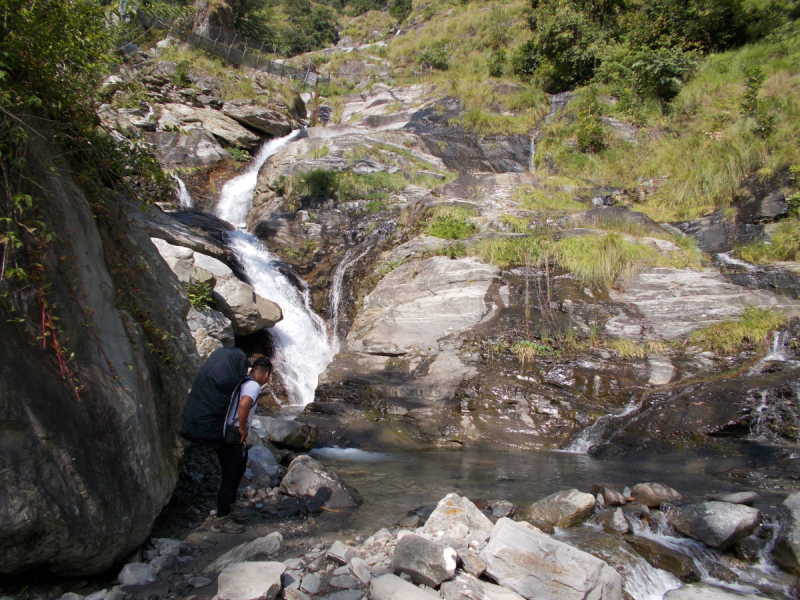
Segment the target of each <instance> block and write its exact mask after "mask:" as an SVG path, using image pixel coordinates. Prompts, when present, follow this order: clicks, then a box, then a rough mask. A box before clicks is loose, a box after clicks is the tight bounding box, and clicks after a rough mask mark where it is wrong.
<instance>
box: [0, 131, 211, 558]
mask: <svg viewBox="0 0 800 600" xmlns="http://www.w3.org/2000/svg"><path fill="white" fill-rule="evenodd" d="M31 138H32V139H31V142H30V143H29V144H28V147H29V151H30V154H29V156H28V157H27V158H28V160H27V164H28V165H31V167H30V168H32V169H34V168H35V169H40V170H38V171H36V172H34V173H32V176H34V178H35V180H36V181H37V183H38V184H39V185H41V186H43V187H44V188H45V189H48V190H49V191H50V193H49V197H48V202H47V203H45V204H44V205H43V219H44V220H45V222H46V223H47V225H48V227H49V228H51V229H52V230H53V231H55V232H57V235H58V238H59V239H60V240H62V241H63V242H65V241H67V240H68V241H69V248H68V249H67V248H62V250H61V251H63V252H65V253H66V252H69V254H70V255H71V256H73V261H74V262H73V264H74V270H73V268H63V267H62V265H59V264H58V263H57V261H56V258H55V256H53V257H52V258H51V259H50V260H49V261H47V262H46V263H45V269H46V271H47V279H48V281H50V282H51V284H52V287H51V296H50V301H51V302H53V303H54V304H55V305H56V306H57V309H56V310H55V311H54V314H55V315H56V316H58V317H59V318H60V321H59V324H60V327H62V328H63V334H62V338H61V339H62V341H65V340H69V349H70V351H71V352H74V353H75V357H74V363H73V364H74V365H75V368H76V373H77V376H78V383H79V385H81V386H82V389H81V390H80V392H79V394H80V400H78V398H76V396H75V392H74V391H73V389H71V387H70V386H69V385H68V383H67V382H66V381H64V380H63V379H62V377H61V375H60V373H59V369H58V364H57V363H56V362H55V357H54V356H53V355H52V354H51V353H50V352H49V351H42V349H41V345H40V344H38V345H37V344H34V345H31V344H30V338H29V335H28V333H27V332H25V331H24V330H20V329H17V328H16V327H15V326H14V325H13V324H12V323H10V322H8V321H6V320H5V319H4V320H3V323H2V324H0V328H2V337H3V340H4V344H3V348H2V361H0V365H2V366H0V370H2V373H1V374H0V412H2V413H3V415H5V416H4V417H3V420H2V424H0V440H2V452H0V486H2V489H3V495H4V506H5V509H4V511H3V514H2V516H1V517H0V571H2V572H3V573H14V572H18V571H22V570H24V569H28V568H32V567H34V566H41V567H46V568H48V569H50V570H52V571H55V572H57V573H65V574H87V573H98V572H101V571H103V570H105V569H107V568H108V567H109V566H111V565H112V564H113V563H115V562H116V561H119V560H121V559H122V558H124V557H126V556H127V555H128V554H130V553H131V552H132V551H133V550H134V549H136V548H138V547H139V546H140V545H141V544H142V543H143V542H144V540H145V539H146V538H147V536H148V535H149V533H150V528H151V526H152V524H153V522H154V520H155V518H156V516H157V515H158V514H159V512H160V511H161V509H162V508H163V506H164V505H165V504H166V503H167V502H168V501H169V498H170V496H171V495H172V490H173V489H174V487H175V483H176V481H177V477H178V472H179V462H180V457H181V455H182V452H183V451H182V448H181V445H180V443H179V441H178V437H177V429H178V424H179V416H180V410H181V408H182V406H183V403H184V402H185V399H186V392H187V390H188V388H189V386H190V385H191V377H192V373H193V372H194V370H195V369H196V368H197V367H198V366H199V359H198V356H197V354H196V352H195V351H194V341H193V340H192V337H191V335H190V333H189V329H188V327H187V326H186V324H185V322H184V318H185V316H186V313H187V311H188V309H189V305H188V302H187V300H186V297H185V295H184V293H183V290H182V286H181V285H180V283H179V282H178V279H177V278H176V277H175V276H174V275H173V274H172V272H171V271H170V270H169V268H168V267H167V266H166V264H165V263H164V261H163V260H162V259H161V258H160V257H159V255H158V252H157V251H156V249H155V247H154V246H153V244H152V243H151V242H150V239H149V238H148V237H147V235H146V234H144V233H143V232H141V231H140V230H139V229H138V228H136V227H134V226H132V225H131V224H130V222H129V221H128V220H127V219H125V218H124V216H123V218H121V219H117V218H113V217H107V218H106V219H111V220H110V221H108V220H106V221H105V222H103V223H100V222H99V220H98V221H97V222H96V221H95V219H94V218H93V215H92V212H91V210H90V208H89V202H88V200H87V198H86V197H85V196H84V195H83V193H82V191H81V189H80V188H79V187H77V186H75V185H69V186H65V185H64V182H66V181H72V176H71V173H72V172H74V171H75V169H74V168H72V167H71V166H69V167H68V166H66V165H64V164H63V163H62V162H61V159H59V158H57V157H59V156H62V155H63V153H62V152H60V151H59V150H58V149H57V146H56V145H55V144H53V145H50V144H49V142H45V141H42V139H41V138H40V137H39V136H38V135H35V136H31ZM51 169H52V170H51ZM98 193H102V191H100V192H98ZM107 201H108V202H109V203H111V204H112V205H113V203H115V202H116V201H117V200H116V199H108V200H107ZM135 210H137V211H138V207H136V208H135ZM124 214H125V210H124V207H123V209H122V215H124ZM106 225H108V230H106V229H104V227H105V226H106ZM112 230H113V235H114V239H115V240H119V243H120V244H121V245H122V246H123V247H124V248H125V253H126V254H125V256H126V257H127V259H128V260H131V261H132V263H131V265H127V266H126V268H125V272H126V274H127V275H128V276H130V277H131V278H132V285H134V286H135V287H136V288H138V289H139V290H140V291H141V294H140V295H137V296H136V297H133V298H126V301H130V302H133V303H136V305H137V306H139V307H140V308H141V310H143V311H147V314H148V315H149V316H150V318H151V319H152V325H153V326H154V327H156V328H158V330H159V331H160V332H162V334H166V335H165V336H164V339H163V340H161V343H162V346H161V347H162V349H163V351H164V352H165V353H167V355H168V356H169V357H170V359H171V361H170V362H169V363H166V362H163V361H162V360H161V359H160V358H159V357H158V356H157V355H155V354H153V353H152V352H151V351H150V344H151V343H153V339H152V338H151V337H150V336H149V335H148V333H147V332H146V330H145V329H143V327H142V326H141V325H140V324H139V323H138V322H137V321H135V320H134V318H133V317H132V316H131V314H130V313H129V312H127V311H125V310H123V309H121V308H120V307H119V298H118V296H117V285H116V283H115V279H114V278H113V275H112V272H110V270H109V269H108V268H107V266H106V265H107V261H109V260H114V259H113V258H111V257H107V256H106V254H105V251H104V245H103V238H102V237H101V236H103V235H110V231H112ZM67 232H71V233H67ZM54 254H55V253H54ZM138 259H141V260H142V261H143V262H144V264H145V265H146V268H141V269H132V268H130V267H131V266H132V265H136V264H139V263H138ZM78 285H80V289H81V290H82V291H81V293H80V294H78V293H77V290H76V287H75V286H78ZM84 293H85V296H84ZM78 298H80V300H79V301H78ZM17 310H19V311H20V312H21V313H22V314H26V315H27V314H28V312H29V311H33V313H32V314H35V315H36V318H37V319H39V320H40V319H41V310H40V308H39V307H38V305H37V303H36V302H35V299H33V298H32V299H30V300H28V301H25V302H24V303H23V304H21V305H20V306H18V307H17ZM88 313H91V314H92V318H91V324H88V323H87V322H86V315H87V314H88ZM125 365H129V366H130V367H131V368H130V369H128V368H126V367H125ZM31 382H35V385H34V386H33V387H32V386H31ZM120 490H125V493H124V494H120Z"/></svg>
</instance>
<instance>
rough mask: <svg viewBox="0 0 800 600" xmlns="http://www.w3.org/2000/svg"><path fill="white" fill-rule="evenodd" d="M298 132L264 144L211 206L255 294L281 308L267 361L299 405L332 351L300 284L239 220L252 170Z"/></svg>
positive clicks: (251, 186)
mask: <svg viewBox="0 0 800 600" xmlns="http://www.w3.org/2000/svg"><path fill="white" fill-rule="evenodd" d="M300 133H301V131H294V132H292V133H290V134H289V135H287V136H284V137H282V138H276V139H274V140H270V141H269V142H267V143H266V144H264V145H263V146H262V147H261V148H260V149H259V151H258V152H257V154H256V156H255V158H254V159H253V162H251V163H250V165H248V167H247V168H246V169H245V171H244V172H243V173H242V174H241V175H239V176H238V177H235V178H234V179H231V180H230V181H229V182H228V183H226V184H225V187H223V188H222V192H221V193H220V200H219V203H218V204H217V208H216V210H215V213H216V215H217V216H218V217H220V218H221V219H224V220H226V221H228V222H229V223H231V224H233V225H236V227H237V229H236V231H232V232H230V233H229V234H228V245H229V246H230V248H231V249H232V250H233V252H234V254H235V255H236V258H237V259H238V260H239V263H240V264H241V266H242V268H243V270H244V272H245V274H246V275H247V277H248V279H249V280H250V282H251V283H252V285H253V288H254V289H255V291H256V293H257V294H258V295H259V296H262V297H263V298H266V299H267V300H272V301H273V302H275V303H276V304H278V306H280V307H281V310H282V311H283V320H282V321H280V322H279V323H278V324H276V325H275V326H274V327H273V328H271V330H270V333H271V335H272V340H273V342H274V344H275V355H274V356H273V363H274V365H275V369H276V371H277V372H278V373H279V374H280V377H281V379H282V381H283V384H284V386H285V387H286V391H287V393H288V395H289V402H290V404H293V405H305V404H308V403H309V402H311V401H312V400H313V399H314V391H315V390H316V388H317V383H318V381H319V375H320V373H322V371H324V370H325V367H327V366H328V364H329V363H330V362H331V360H333V356H334V354H335V352H334V350H333V348H332V347H331V344H330V343H329V341H328V335H327V326H326V323H325V321H324V320H323V319H322V318H321V317H320V316H319V315H317V314H316V313H315V312H314V311H313V310H312V309H311V307H310V306H309V298H308V286H307V285H306V283H305V282H304V281H301V283H300V286H298V285H297V284H296V283H295V282H293V281H292V280H290V279H289V278H288V277H287V276H286V275H284V274H283V273H282V272H281V269H280V267H281V266H282V265H283V264H284V263H283V261H282V260H281V259H280V258H279V257H278V256H276V255H275V254H273V253H271V252H270V251H269V250H267V248H265V247H264V246H263V245H262V244H261V242H260V241H259V239H258V238H257V237H256V236H255V235H253V234H252V233H250V232H248V231H246V230H245V223H244V221H245V219H246V218H247V213H248V211H249V210H250V207H251V206H252V203H253V192H254V190H255V187H256V182H257V180H258V171H259V170H260V169H261V167H262V166H263V164H264V163H265V162H266V161H267V160H268V159H269V158H270V157H271V156H272V155H274V154H275V153H276V152H277V151H278V150H280V149H281V148H282V147H283V146H285V145H286V144H288V143H289V142H291V141H292V140H294V139H296V138H297V137H298V136H299V135H300ZM298 279H299V278H298Z"/></svg>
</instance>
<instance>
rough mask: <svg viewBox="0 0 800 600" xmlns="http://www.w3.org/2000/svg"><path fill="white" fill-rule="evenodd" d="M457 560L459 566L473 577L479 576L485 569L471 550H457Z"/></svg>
mask: <svg viewBox="0 0 800 600" xmlns="http://www.w3.org/2000/svg"><path fill="white" fill-rule="evenodd" d="M458 560H459V562H460V563H461V568H462V569H464V571H465V572H467V573H469V574H470V575H474V576H475V577H480V576H481V575H483V573H484V571H486V565H485V564H483V561H482V560H481V559H480V558H478V556H477V555H476V554H475V553H474V552H473V551H472V550H459V552H458Z"/></svg>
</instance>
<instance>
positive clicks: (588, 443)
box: [563, 397, 642, 454]
mask: <svg viewBox="0 0 800 600" xmlns="http://www.w3.org/2000/svg"><path fill="white" fill-rule="evenodd" d="M641 408H642V402H641V401H640V400H639V401H637V399H636V398H635V397H634V398H631V401H630V403H629V404H628V405H627V406H626V407H625V408H624V409H622V411H620V412H618V413H616V414H610V415H605V416H602V417H600V418H598V419H597V420H596V421H595V422H594V423H592V425H591V426H590V427H587V428H586V429H584V430H583V431H581V432H580V433H579V434H578V435H577V436H576V437H575V439H574V440H572V441H571V442H570V443H569V444H568V445H567V446H565V447H564V448H563V451H564V452H574V453H578V454H586V453H587V452H589V450H591V449H592V448H594V447H595V446H598V445H600V444H601V443H602V442H603V438H604V436H606V434H607V433H608V431H609V428H610V427H614V426H616V429H615V432H616V431H619V430H620V429H622V428H623V427H624V423H625V422H624V420H623V419H624V417H627V416H629V415H631V414H634V413H636V412H638V411H639V410H640V409H641ZM611 435H612V436H613V433H612V434H611Z"/></svg>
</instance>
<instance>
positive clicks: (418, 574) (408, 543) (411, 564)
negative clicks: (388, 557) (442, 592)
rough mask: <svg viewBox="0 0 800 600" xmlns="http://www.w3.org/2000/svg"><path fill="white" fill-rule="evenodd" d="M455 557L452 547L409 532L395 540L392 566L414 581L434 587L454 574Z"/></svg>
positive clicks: (397, 571)
mask: <svg viewBox="0 0 800 600" xmlns="http://www.w3.org/2000/svg"><path fill="white" fill-rule="evenodd" d="M456 557H457V554H456V551H455V550H453V549H452V548H448V547H445V546H444V545H442V544H437V543H436V542H432V541H430V540H429V539H426V538H424V537H421V536H419V535H415V534H413V533H411V534H408V535H406V536H404V537H403V538H402V539H401V540H400V541H399V542H397V546H396V547H395V549H394V556H393V557H392V568H393V569H394V571H395V573H407V574H408V575H410V576H411V580H412V581H413V582H414V583H422V584H424V585H427V586H429V587H436V586H438V585H439V584H441V583H442V582H443V581H446V580H447V579H451V578H452V577H453V576H454V575H455V572H456V566H457V563H456Z"/></svg>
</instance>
